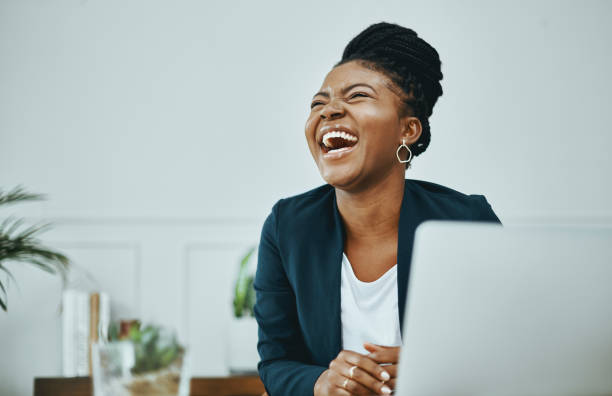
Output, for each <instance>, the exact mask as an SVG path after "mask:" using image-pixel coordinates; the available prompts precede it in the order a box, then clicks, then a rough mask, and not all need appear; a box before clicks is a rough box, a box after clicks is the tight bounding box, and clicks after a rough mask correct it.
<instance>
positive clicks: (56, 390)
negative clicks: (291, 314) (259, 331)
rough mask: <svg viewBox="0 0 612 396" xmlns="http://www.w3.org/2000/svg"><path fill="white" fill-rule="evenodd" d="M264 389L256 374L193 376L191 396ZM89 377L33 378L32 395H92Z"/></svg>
mask: <svg viewBox="0 0 612 396" xmlns="http://www.w3.org/2000/svg"><path fill="white" fill-rule="evenodd" d="M264 391H265V389H264V386H263V384H262V383H261V380H260V379H259V377H258V376H230V377H195V378H192V379H191V384H190V392H189V394H190V395H191V396H261V395H262V394H263V393H264ZM92 395H93V389H92V385H91V378H90V377H74V378H35V379H34V396H92Z"/></svg>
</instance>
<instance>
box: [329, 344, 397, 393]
mask: <svg viewBox="0 0 612 396" xmlns="http://www.w3.org/2000/svg"><path fill="white" fill-rule="evenodd" d="M338 358H339V360H344V362H346V363H347V364H348V365H349V369H350V367H351V366H357V368H356V369H355V370H354V371H353V373H354V375H353V379H356V380H357V381H359V382H360V383H361V384H363V385H364V386H366V387H368V388H370V389H371V390H373V391H375V392H377V393H378V394H389V392H390V389H389V387H388V386H386V385H385V384H383V382H382V381H388V380H389V379H391V374H389V373H388V372H387V371H386V370H384V369H383V368H382V367H381V366H380V365H379V364H377V363H376V362H374V361H373V360H372V359H370V358H368V357H367V356H365V355H362V354H360V353H357V352H353V351H348V350H344V351H341V352H340V353H339V354H338ZM348 376H349V377H350V374H348Z"/></svg>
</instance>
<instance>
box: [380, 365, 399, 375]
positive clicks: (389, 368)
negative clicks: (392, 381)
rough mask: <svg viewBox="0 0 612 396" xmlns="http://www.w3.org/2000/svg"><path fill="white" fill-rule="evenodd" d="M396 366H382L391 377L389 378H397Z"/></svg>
mask: <svg viewBox="0 0 612 396" xmlns="http://www.w3.org/2000/svg"><path fill="white" fill-rule="evenodd" d="M397 367H398V365H397V364H390V365H388V366H383V368H384V369H385V370H387V372H388V373H389V374H390V375H391V378H396V377H397Z"/></svg>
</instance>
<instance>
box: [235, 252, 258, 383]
mask: <svg viewBox="0 0 612 396" xmlns="http://www.w3.org/2000/svg"><path fill="white" fill-rule="evenodd" d="M256 257H257V248H256V247H255V246H253V247H250V248H249V249H248V250H247V251H246V253H245V254H244V255H243V256H242V258H241V259H240V263H239V267H238V277H237V279H236V284H235V285H234V299H233V305H232V306H233V315H232V320H231V321H230V324H229V340H228V366H229V367H228V369H229V372H230V374H235V375H247V374H256V373H257V362H258V361H259V354H258V353H257V321H255V315H254V313H253V307H254V305H255V289H254V288H253V281H254V279H255V275H254V270H253V267H254V266H255V265H254V264H255V263H256Z"/></svg>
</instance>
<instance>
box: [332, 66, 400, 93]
mask: <svg viewBox="0 0 612 396" xmlns="http://www.w3.org/2000/svg"><path fill="white" fill-rule="evenodd" d="M358 83H365V84H368V85H371V86H372V87H373V88H374V89H375V90H376V91H382V90H383V89H384V88H387V89H388V88H389V86H390V84H391V80H390V79H389V78H388V77H387V76H385V75H384V74H382V73H380V72H378V71H376V70H372V69H368V68H367V67H365V66H362V65H360V64H359V63H357V62H355V61H352V62H347V63H344V64H342V65H340V66H336V67H334V68H333V69H332V70H331V71H330V72H329V73H327V75H326V76H325V79H324V80H323V83H322V84H321V89H320V90H321V91H323V92H330V91H331V93H336V92H338V93H339V92H340V91H341V90H342V89H343V88H346V87H349V86H351V85H353V84H358Z"/></svg>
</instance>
